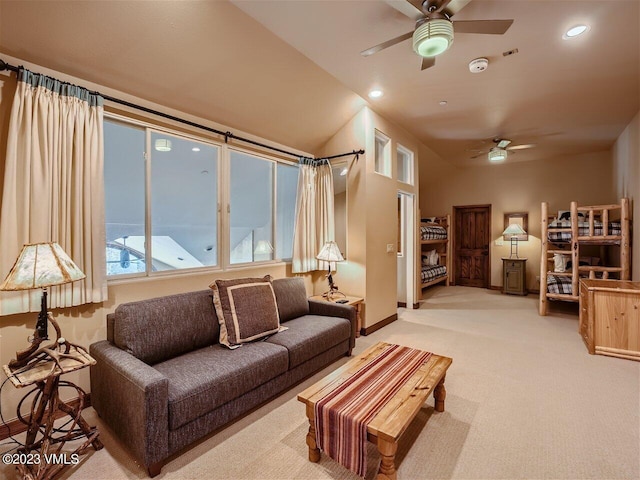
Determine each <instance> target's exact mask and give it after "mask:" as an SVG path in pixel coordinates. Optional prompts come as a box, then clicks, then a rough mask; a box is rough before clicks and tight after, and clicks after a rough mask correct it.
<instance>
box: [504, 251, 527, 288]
mask: <svg viewBox="0 0 640 480" xmlns="http://www.w3.org/2000/svg"><path fill="white" fill-rule="evenodd" d="M502 285H503V287H502V291H503V292H504V293H507V294H510V295H527V294H528V292H527V259H526V258H506V257H503V258H502Z"/></svg>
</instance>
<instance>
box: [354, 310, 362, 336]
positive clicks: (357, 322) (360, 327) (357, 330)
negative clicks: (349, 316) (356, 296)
mask: <svg viewBox="0 0 640 480" xmlns="http://www.w3.org/2000/svg"><path fill="white" fill-rule="evenodd" d="M355 307H356V319H357V321H356V325H357V326H356V337H359V336H360V330H361V329H362V316H361V315H360V313H361V310H362V304H361V303H358V304H357V305H356V306H355Z"/></svg>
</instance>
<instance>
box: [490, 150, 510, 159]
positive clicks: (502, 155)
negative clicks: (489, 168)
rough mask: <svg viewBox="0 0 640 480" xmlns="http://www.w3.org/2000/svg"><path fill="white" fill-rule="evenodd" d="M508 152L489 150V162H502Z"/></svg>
mask: <svg viewBox="0 0 640 480" xmlns="http://www.w3.org/2000/svg"><path fill="white" fill-rule="evenodd" d="M507 155H508V152H507V150H504V149H503V148H498V147H493V148H492V149H491V150H489V155H488V157H489V161H490V162H504V161H505V160H506V159H507Z"/></svg>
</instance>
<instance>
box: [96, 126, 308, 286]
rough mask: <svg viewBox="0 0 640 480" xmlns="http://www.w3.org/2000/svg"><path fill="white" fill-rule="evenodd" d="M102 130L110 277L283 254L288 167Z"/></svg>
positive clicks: (140, 129) (162, 136) (291, 205)
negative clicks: (225, 247)
mask: <svg viewBox="0 0 640 480" xmlns="http://www.w3.org/2000/svg"><path fill="white" fill-rule="evenodd" d="M104 132H105V133H104V143H105V167H104V168H105V218H106V225H105V230H106V244H107V274H108V275H109V276H110V277H112V278H113V277H118V276H125V275H150V274H152V272H166V271H176V270H185V269H197V268H224V266H225V265H231V266H233V265H235V264H247V263H252V262H266V261H274V260H289V259H290V258H291V252H292V241H293V223H294V217H295V201H296V191H297V178H298V168H297V166H296V165H293V164H289V163H280V162H278V161H277V160H276V159H272V158H270V157H266V156H258V155H255V154H252V153H247V152H244V151H240V150H235V149H232V148H228V147H226V145H224V144H217V143H214V142H210V141H207V140H204V139H199V138H196V137H188V136H183V135H180V134H178V133H177V132H167V131H161V130H157V129H154V128H152V127H151V126H148V125H139V124H134V123H128V122H126V121H123V120H120V119H111V118H109V119H105V127H104ZM225 165H226V166H225ZM224 171H227V172H228V176H227V177H225V176H224V175H223V174H222V173H221V172H224ZM225 178H228V180H224V179H225ZM225 199H228V200H225ZM227 203H228V215H225V214H223V208H222V205H223V204H224V205H225V206H224V210H225V211H226V210H227ZM221 238H226V239H228V243H227V242H221V241H220V239H221ZM227 244H228V249H223V248H222V245H227Z"/></svg>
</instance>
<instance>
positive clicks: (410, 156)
mask: <svg viewBox="0 0 640 480" xmlns="http://www.w3.org/2000/svg"><path fill="white" fill-rule="evenodd" d="M399 153H403V154H404V155H406V156H407V159H408V161H409V168H408V173H409V178H408V181H406V182H405V181H404V180H401V179H400V169H399V168H398V166H399V165H400V162H399V161H398V158H399V156H398V154H399ZM414 162H415V156H414V153H413V151H412V150H410V149H408V148H407V147H405V146H404V145H402V144H400V143H397V144H396V175H397V177H398V181H399V182H400V183H403V184H405V185H411V186H412V187H413V186H415V175H414V172H415V163H414Z"/></svg>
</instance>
